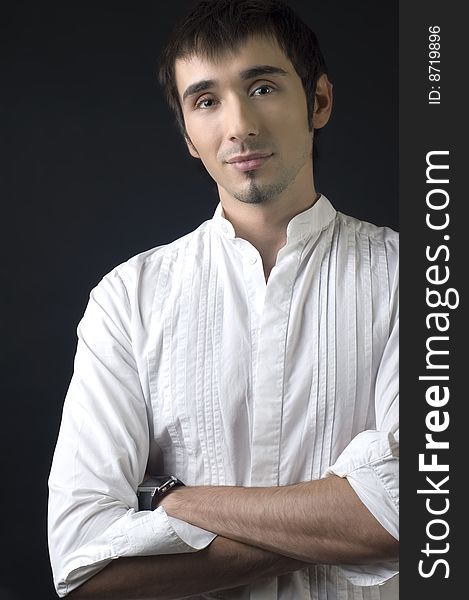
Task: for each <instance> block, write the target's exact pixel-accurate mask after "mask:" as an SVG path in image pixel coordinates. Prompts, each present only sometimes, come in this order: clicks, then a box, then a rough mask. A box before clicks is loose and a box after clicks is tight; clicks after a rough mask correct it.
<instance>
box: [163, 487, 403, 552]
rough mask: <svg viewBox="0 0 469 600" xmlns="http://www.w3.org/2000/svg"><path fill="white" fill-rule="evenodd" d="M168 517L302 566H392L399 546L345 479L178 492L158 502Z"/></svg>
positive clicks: (201, 488)
mask: <svg viewBox="0 0 469 600" xmlns="http://www.w3.org/2000/svg"><path fill="white" fill-rule="evenodd" d="M162 504H163V507H164V508H165V510H166V512H167V513H168V514H169V515H172V516H174V517H178V518H180V519H183V520H185V521H187V522H189V523H192V524H193V525H197V526H199V527H203V528H207V529H210V531H213V532H215V533H217V534H219V535H222V536H225V537H228V538H231V539H234V540H237V541H239V542H243V543H245V544H251V545H254V546H257V547H259V548H263V549H265V550H269V551H271V552H277V553H281V554H284V555H286V556H290V557H292V558H295V559H298V560H301V561H305V562H307V563H321V564H325V563H333V564H340V563H344V564H359V563H370V562H375V561H383V560H389V559H391V560H393V559H395V558H396V557H397V551H398V542H397V540H396V539H395V538H394V537H393V536H391V535H390V534H389V533H388V532H387V531H386V529H384V528H383V527H382V525H380V523H378V521H377V520H376V519H375V518H374V517H373V515H372V514H371V513H370V512H369V510H368V509H367V508H366V507H365V505H364V504H363V503H362V502H361V500H360V499H359V497H358V496H357V494H356V493H355V491H354V490H353V488H352V487H351V486H350V484H349V483H348V481H347V480H346V479H343V478H341V477H337V476H335V475H332V476H330V477H327V478H326V479H321V480H318V481H311V482H305V483H299V484H296V485H289V486H283V487H274V488H245V487H228V486H221V487H218V486H204V487H193V488H177V489H175V490H173V491H172V492H171V493H170V494H168V495H167V496H166V497H165V498H163V501H162Z"/></svg>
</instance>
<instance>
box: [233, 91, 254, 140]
mask: <svg viewBox="0 0 469 600" xmlns="http://www.w3.org/2000/svg"><path fill="white" fill-rule="evenodd" d="M225 118H226V136H227V138H228V139H229V140H230V141H232V142H244V141H245V140H246V139H247V138H253V137H256V136H257V135H258V134H259V123H258V118H257V116H256V114H255V111H254V110H253V108H252V106H250V104H249V98H239V97H236V98H233V99H232V101H231V102H229V103H227V106H226V115H225Z"/></svg>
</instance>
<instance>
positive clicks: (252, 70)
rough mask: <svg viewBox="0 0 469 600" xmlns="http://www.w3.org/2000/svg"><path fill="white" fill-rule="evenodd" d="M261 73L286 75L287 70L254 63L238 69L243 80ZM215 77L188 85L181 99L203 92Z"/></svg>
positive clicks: (213, 84) (211, 85)
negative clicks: (241, 69)
mask: <svg viewBox="0 0 469 600" xmlns="http://www.w3.org/2000/svg"><path fill="white" fill-rule="evenodd" d="M262 75H288V73H287V71H285V70H284V69H281V68H280V67H272V66H271V65H254V66H252V67H249V68H248V69H244V70H243V71H240V73H239V76H240V77H241V79H242V80H243V81H246V80H247V79H254V78H255V77H261V76H262ZM216 83H217V81H216V79H202V80H200V81H196V82H195V83H192V84H191V85H189V86H188V87H187V88H186V90H185V92H184V94H183V95H182V101H183V102H184V101H185V100H186V99H187V98H189V97H190V96H194V95H195V94H199V93H200V92H205V91H207V90H208V89H210V88H211V87H214V86H215V85H216Z"/></svg>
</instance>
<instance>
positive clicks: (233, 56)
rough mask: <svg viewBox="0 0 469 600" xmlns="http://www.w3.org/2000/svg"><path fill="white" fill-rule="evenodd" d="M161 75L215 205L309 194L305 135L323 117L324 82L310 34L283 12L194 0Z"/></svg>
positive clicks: (233, 1)
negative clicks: (214, 192)
mask: <svg viewBox="0 0 469 600" xmlns="http://www.w3.org/2000/svg"><path fill="white" fill-rule="evenodd" d="M160 74H161V81H162V82H163V84H164V86H165V88H166V93H167V96H168V99H169V102H170V105H171V106H172V107H173V109H174V110H175V112H176V115H177V119H178V121H179V125H180V127H181V129H182V131H183V134H184V137H185V139H186V142H187V145H188V148H189V151H190V153H191V154H192V155H193V156H195V157H197V158H200V159H201V161H202V162H203V164H204V166H205V168H206V169H207V171H208V172H209V174H210V175H211V176H212V177H213V179H214V180H215V181H216V183H217V185H218V188H219V192H220V196H221V199H222V200H227V199H228V198H231V199H233V198H234V199H236V200H239V201H242V202H246V203H257V204H259V203H263V202H265V201H272V200H274V199H275V198H280V197H285V194H284V192H286V193H287V195H288V196H289V197H290V198H292V197H295V196H296V197H298V196H303V197H304V196H311V194H312V193H313V190H314V185H313V183H312V145H313V129H316V128H320V127H322V126H323V125H324V124H325V123H326V122H327V120H328V118H329V114H330V109H331V86H330V84H329V82H328V80H327V76H326V74H325V64H324V60H323V58H322V55H321V53H320V50H319V48H318V45H317V41H316V38H315V36H314V34H313V33H312V32H311V31H310V30H309V29H308V28H307V27H306V25H304V24H303V23H302V22H301V21H300V20H299V19H298V18H297V17H296V15H295V14H294V13H293V12H292V11H291V9H289V8H288V7H287V6H285V5H284V4H283V3H281V2H279V1H276V0H264V1H262V0H203V1H202V2H200V3H199V4H198V5H197V6H196V7H195V8H194V9H193V11H192V12H191V13H190V14H189V16H188V17H187V18H186V20H185V21H184V22H183V24H182V25H180V27H179V28H178V29H177V30H176V31H175V33H174V37H173V39H172V41H170V43H169V44H168V46H167V49H166V51H165V52H164V54H163V59H162V64H161V71H160ZM246 159H247V160H246Z"/></svg>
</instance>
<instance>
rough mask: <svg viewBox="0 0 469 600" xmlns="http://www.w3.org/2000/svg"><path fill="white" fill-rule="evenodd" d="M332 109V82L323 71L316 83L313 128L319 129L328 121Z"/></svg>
mask: <svg viewBox="0 0 469 600" xmlns="http://www.w3.org/2000/svg"><path fill="white" fill-rule="evenodd" d="M331 111H332V83H331V82H330V81H329V79H328V78H327V75H326V74H325V73H323V74H322V75H321V77H319V79H318V81H317V83H316V93H315V96H314V113H313V128H314V129H321V127H324V125H326V123H327V122H328V121H329V118H330V116H331Z"/></svg>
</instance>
